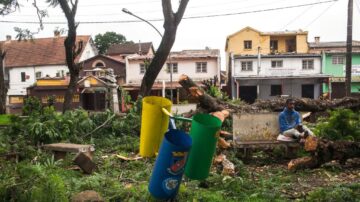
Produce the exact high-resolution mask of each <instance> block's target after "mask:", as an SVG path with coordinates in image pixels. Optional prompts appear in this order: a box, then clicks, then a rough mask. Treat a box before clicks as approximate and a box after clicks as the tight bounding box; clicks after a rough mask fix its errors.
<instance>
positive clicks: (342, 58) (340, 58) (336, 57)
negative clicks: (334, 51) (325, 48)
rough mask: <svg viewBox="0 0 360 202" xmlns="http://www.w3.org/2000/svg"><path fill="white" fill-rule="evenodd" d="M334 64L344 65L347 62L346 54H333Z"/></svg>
mask: <svg viewBox="0 0 360 202" xmlns="http://www.w3.org/2000/svg"><path fill="white" fill-rule="evenodd" d="M332 64H333V65H340V64H341V65H343V64H345V56H343V55H333V56H332Z"/></svg>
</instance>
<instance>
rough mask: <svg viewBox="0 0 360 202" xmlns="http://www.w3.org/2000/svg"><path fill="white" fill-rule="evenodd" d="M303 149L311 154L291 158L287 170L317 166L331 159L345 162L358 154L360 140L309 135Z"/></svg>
mask: <svg viewBox="0 0 360 202" xmlns="http://www.w3.org/2000/svg"><path fill="white" fill-rule="evenodd" d="M305 150H306V151H310V152H311V156H309V157H304V158H299V159H294V160H291V161H290V162H289V164H288V169H289V170H297V169H302V168H317V167H319V166H321V165H322V164H324V163H327V162H330V161H333V160H338V161H339V162H340V164H345V162H346V160H347V159H350V158H356V157H359V156H360V142H350V141H330V140H326V139H317V138H314V137H311V136H310V137H308V138H307V139H306V140H305Z"/></svg>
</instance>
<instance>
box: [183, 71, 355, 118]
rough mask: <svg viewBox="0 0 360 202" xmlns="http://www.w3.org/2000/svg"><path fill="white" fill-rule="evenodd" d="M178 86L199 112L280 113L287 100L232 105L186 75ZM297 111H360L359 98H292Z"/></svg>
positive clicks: (277, 99)
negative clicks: (211, 93)
mask: <svg viewBox="0 0 360 202" xmlns="http://www.w3.org/2000/svg"><path fill="white" fill-rule="evenodd" d="M179 83H180V85H181V86H182V87H183V88H184V89H185V90H186V91H187V92H188V94H189V95H190V96H192V97H193V98H195V99H197V100H198V102H199V104H200V107H201V111H203V112H207V113H210V112H215V111H221V110H223V109H228V110H230V111H232V112H247V113H256V112H260V111H261V112H263V111H265V112H266V111H269V112H270V111H282V110H283V109H284V107H285V102H286V99H287V98H276V99H272V100H257V101H256V102H255V103H253V104H243V105H234V104H230V103H228V102H225V101H223V100H220V99H217V98H214V97H211V96H210V95H208V94H206V92H205V91H204V90H203V89H202V88H201V87H200V86H198V85H196V83H195V82H194V81H192V80H191V78H189V77H188V76H187V75H181V76H180V79H179ZM294 100H295V106H296V110H297V111H310V112H325V111H327V110H329V109H330V110H332V109H336V108H348V109H360V98H355V97H345V98H342V99H335V100H320V99H318V100H314V99H309V98H294Z"/></svg>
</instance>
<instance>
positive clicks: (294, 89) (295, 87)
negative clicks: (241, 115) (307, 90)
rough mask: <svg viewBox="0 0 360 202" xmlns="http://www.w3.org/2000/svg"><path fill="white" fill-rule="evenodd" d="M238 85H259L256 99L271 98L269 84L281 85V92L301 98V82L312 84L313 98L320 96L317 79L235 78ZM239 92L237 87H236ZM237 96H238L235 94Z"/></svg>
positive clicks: (319, 84) (319, 85)
mask: <svg viewBox="0 0 360 202" xmlns="http://www.w3.org/2000/svg"><path fill="white" fill-rule="evenodd" d="M237 83H238V86H257V85H259V96H258V99H271V98H275V97H277V96H271V95H270V93H271V85H282V94H283V95H289V96H290V97H297V98H301V97H302V95H301V90H302V87H301V86H302V85H303V84H314V98H318V97H319V96H320V89H321V83H320V81H319V79H314V78H308V79H264V80H237ZM237 92H239V89H237ZM237 97H239V96H237Z"/></svg>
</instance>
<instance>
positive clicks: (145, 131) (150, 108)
mask: <svg viewBox="0 0 360 202" xmlns="http://www.w3.org/2000/svg"><path fill="white" fill-rule="evenodd" d="M171 105H172V103H171V101H170V100H168V99H166V98H163V97H157V96H147V97H145V98H144V99H143V100H142V114H141V129H140V155H141V156H142V157H152V156H155V154H156V153H157V152H158V150H159V147H160V144H161V142H162V139H163V137H164V134H165V132H166V131H167V129H168V125H169V116H168V115H166V114H164V113H163V112H162V108H165V109H166V110H168V111H171Z"/></svg>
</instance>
